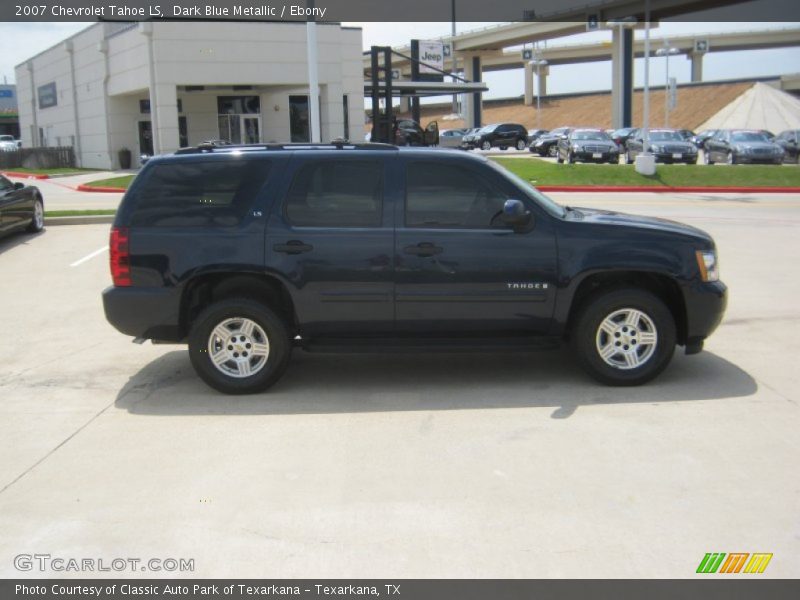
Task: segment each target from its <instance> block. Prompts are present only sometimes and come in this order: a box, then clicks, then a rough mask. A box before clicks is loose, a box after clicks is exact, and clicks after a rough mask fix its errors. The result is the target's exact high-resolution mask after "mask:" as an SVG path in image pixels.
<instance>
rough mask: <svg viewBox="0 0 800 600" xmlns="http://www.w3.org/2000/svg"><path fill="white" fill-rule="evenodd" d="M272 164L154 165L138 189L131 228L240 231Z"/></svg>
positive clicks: (254, 162) (229, 161) (236, 160)
mask: <svg viewBox="0 0 800 600" xmlns="http://www.w3.org/2000/svg"><path fill="white" fill-rule="evenodd" d="M269 171H270V162H269V161H268V160H254V159H248V160H238V159H234V160H225V161H196V162H177V161H176V162H170V163H164V164H158V165H154V166H152V167H151V168H150V170H149V173H147V178H146V179H145V181H143V182H142V184H141V186H139V187H138V189H137V190H136V196H135V197H134V198H133V204H134V208H133V211H132V214H131V219H130V224H131V225H133V226H146V227H208V226H215V227H235V226H237V225H239V224H240V223H241V222H242V220H243V219H244V217H245V216H246V215H247V213H248V211H249V209H250V207H251V206H252V205H253V202H254V201H255V198H256V196H257V195H258V193H259V191H260V190H261V188H262V187H263V185H264V183H265V182H266V180H267V177H268V176H269Z"/></svg>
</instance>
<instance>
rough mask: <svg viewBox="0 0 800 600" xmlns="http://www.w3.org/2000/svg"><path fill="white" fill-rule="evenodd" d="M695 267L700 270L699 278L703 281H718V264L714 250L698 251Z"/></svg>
mask: <svg viewBox="0 0 800 600" xmlns="http://www.w3.org/2000/svg"><path fill="white" fill-rule="evenodd" d="M695 255H696V256H697V266H698V268H699V269H700V278H701V279H702V280H703V281H719V263H718V262H717V251H716V250H698V251H697V252H696V253H695Z"/></svg>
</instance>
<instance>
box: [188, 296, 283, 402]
mask: <svg viewBox="0 0 800 600" xmlns="http://www.w3.org/2000/svg"><path fill="white" fill-rule="evenodd" d="M290 355H291V342H290V339H289V333H288V330H287V328H286V325H285V324H284V322H283V319H281V317H279V316H278V315H277V314H276V313H275V312H273V311H272V310H270V309H269V308H267V307H266V306H264V305H263V304H261V303H259V302H256V301H253V300H249V299H247V298H235V299H229V300H222V301H220V302H216V303H214V304H212V305H211V306H209V307H208V308H206V309H205V310H204V311H203V312H202V313H200V315H199V316H198V317H197V319H196V321H195V324H194V326H193V327H192V329H191V332H190V334H189V357H190V359H191V362H192V366H193V367H194V369H195V371H197V374H198V375H199V376H200V378H201V379H202V380H203V381H205V382H206V383H207V384H208V385H210V386H211V387H212V388H214V389H216V390H219V391H220V392H224V393H226V394H252V393H255V392H261V391H263V390H265V389H267V388H268V387H270V386H271V385H272V384H274V383H275V382H276V381H277V380H278V379H280V377H281V375H283V372H284V371H285V370H286V367H287V365H288V363H289V357H290Z"/></svg>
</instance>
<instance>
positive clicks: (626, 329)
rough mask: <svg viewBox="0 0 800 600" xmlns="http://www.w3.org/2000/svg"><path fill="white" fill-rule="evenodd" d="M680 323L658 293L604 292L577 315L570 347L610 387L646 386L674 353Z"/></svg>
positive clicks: (627, 289) (580, 360)
mask: <svg viewBox="0 0 800 600" xmlns="http://www.w3.org/2000/svg"><path fill="white" fill-rule="evenodd" d="M675 342H676V330H675V320H674V318H673V316H672V313H671V312H670V310H669V308H667V306H666V305H665V304H664V303H663V302H662V301H661V300H660V299H659V298H658V297H657V296H655V295H654V294H652V293H650V292H647V291H645V290H640V289H636V288H622V289H617V290H611V291H607V292H603V293H600V294H599V295H597V296H595V297H593V298H591V299H590V301H589V302H588V303H587V304H585V305H584V307H583V309H582V310H581V311H580V312H579V313H578V315H577V317H576V320H575V323H574V327H573V329H572V336H571V344H572V347H573V350H574V352H575V355H576V357H577V360H578V363H579V364H580V365H581V367H583V369H584V370H585V371H586V372H587V373H589V374H590V375H591V376H592V377H594V378H595V379H597V380H598V381H601V382H602V383H605V384H607V385H619V386H631V385H641V384H643V383H646V382H648V381H650V380H651V379H653V378H654V377H656V376H657V375H658V374H659V373H661V372H662V371H663V370H664V369H665V368H666V366H667V365H668V364H669V361H670V360H671V359H672V355H673V354H674V352H675Z"/></svg>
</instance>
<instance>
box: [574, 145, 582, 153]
mask: <svg viewBox="0 0 800 600" xmlns="http://www.w3.org/2000/svg"><path fill="white" fill-rule="evenodd" d="M572 149H573V150H574V151H575V152H580V149H581V147H580V146H579V145H578V144H572Z"/></svg>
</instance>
